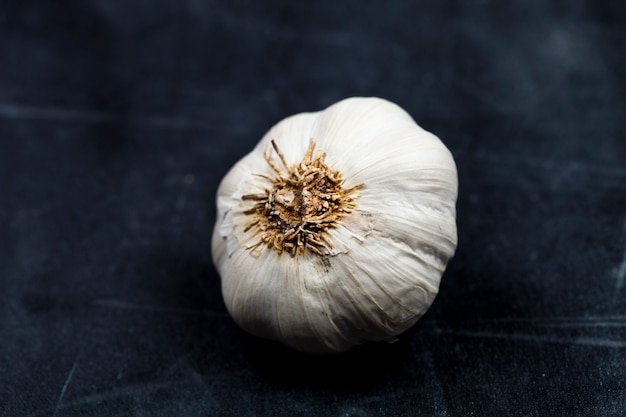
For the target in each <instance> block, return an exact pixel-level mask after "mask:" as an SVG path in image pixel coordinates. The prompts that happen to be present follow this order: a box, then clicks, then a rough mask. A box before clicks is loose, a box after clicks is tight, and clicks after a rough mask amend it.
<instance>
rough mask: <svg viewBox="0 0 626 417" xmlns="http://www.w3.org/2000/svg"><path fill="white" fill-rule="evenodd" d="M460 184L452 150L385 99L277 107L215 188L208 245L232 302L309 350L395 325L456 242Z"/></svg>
mask: <svg viewBox="0 0 626 417" xmlns="http://www.w3.org/2000/svg"><path fill="white" fill-rule="evenodd" d="M457 188H458V181H457V171H456V166H455V163H454V160H453V158H452V155H451V154H450V152H449V150H448V149H447V148H446V147H445V145H443V143H442V142H441V141H440V140H439V139H438V138H437V137H436V136H435V135H433V134H431V133H429V132H427V131H425V130H424V129H422V128H421V127H419V126H418V125H417V124H416V123H415V121H414V120H413V119H412V118H411V116H410V115H409V114H408V113H406V112H405V111H404V110H403V109H401V108H400V107H399V106H397V105H395V104H393V103H391V102H389V101H387V100H384V99H380V98H375V97H370V98H361V97H355V98H348V99H345V100H342V101H340V102H338V103H336V104H334V105H332V106H330V107H328V108H327V109H325V110H323V111H321V112H316V113H302V114H298V115H295V116H291V117H288V118H286V119H284V120H282V121H281V122H279V123H277V124H276V125H275V126H273V127H272V128H271V129H270V130H269V132H268V133H267V134H266V135H265V136H264V137H263V138H262V139H261V141H260V142H259V143H258V145H257V146H256V147H255V148H254V149H253V150H252V151H251V152H250V153H249V154H248V155H246V156H245V157H244V158H242V159H241V160H240V161H239V162H237V163H236V164H235V165H234V166H233V168H231V170H230V171H229V172H228V173H227V174H226V176H225V177H224V179H223V180H222V182H221V184H220V186H219V189H218V193H217V207H218V214H217V222H216V226H215V229H214V233H213V238H212V253H213V260H214V263H215V265H216V268H217V270H218V272H219V274H220V276H221V282H222V294H223V297H224V302H225V304H226V307H227V309H228V311H229V313H230V314H231V316H232V317H233V319H234V320H235V322H236V323H237V324H238V325H239V326H240V327H242V328H243V329H244V330H246V331H248V332H250V333H252V334H254V335H256V336H259V337H263V338H267V339H272V340H277V341H280V342H283V343H286V344H287V345H289V346H291V347H293V348H295V349H298V350H301V351H304V352H309V353H333V352H342V351H346V350H348V349H350V348H352V347H354V346H357V345H360V344H362V343H366V342H369V341H382V340H389V339H393V338H394V337H395V336H397V335H399V334H400V333H402V332H404V331H406V330H407V329H408V328H410V327H411V326H413V325H414V324H415V322H416V321H417V320H418V319H419V318H420V317H421V316H422V315H423V314H424V313H425V312H426V310H427V309H428V307H429V306H430V305H431V304H432V302H433V300H434V298H435V296H436V294H437V292H438V288H439V283H440V280H441V276H442V274H443V272H444V271H445V268H446V265H447V263H448V261H449V260H450V259H451V258H452V257H453V255H454V252H455V250H456V245H457V231H456V199H457Z"/></svg>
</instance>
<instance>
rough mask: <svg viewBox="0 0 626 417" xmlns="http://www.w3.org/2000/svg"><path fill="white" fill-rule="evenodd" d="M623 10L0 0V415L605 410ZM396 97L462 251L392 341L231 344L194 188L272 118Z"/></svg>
mask: <svg viewBox="0 0 626 417" xmlns="http://www.w3.org/2000/svg"><path fill="white" fill-rule="evenodd" d="M625 4H626V3H624V2H620V1H609V0H606V1H598V0H594V1H591V0H590V1H569V2H568V1H545V0H537V1H529V0H517V1H508V2H505V1H487V0H484V1H478V0H474V1H469V0H467V1H440V2H401V1H399V2H385V3H382V2H381V3H374V2H362V1H342V2H339V1H322V2H316V3H315V4H312V3H308V4H305V3H304V2H287V1H285V2H253V1H247V2H246V1H232V2H219V3H218V2H211V1H201V0H185V1H156V0H152V1H122V0H100V1H78V0H74V1H70V0H66V1H58V2H55V1H18V0H15V1H11V0H9V1H4V2H2V4H1V5H0V274H1V275H0V286H1V288H2V289H1V291H0V416H59V417H60V416H101V415H102V416H105V415H106V416H126V415H131V416H147V415H152V416H175V415H176V416H201V415H259V416H270V415H272V416H297V415H325V416H367V415H372V416H374V415H376V416H383V415H387V416H393V415H414V416H444V415H447V416H471V415H474V416H603V415H604V416H623V415H625V413H626V133H625V131H626V123H625V117H626V6H625ZM354 95H362V96H369V95H373V96H381V97H384V98H387V99H389V100H392V101H394V102H397V103H398V104H400V105H401V106H402V107H404V108H405V109H406V110H407V111H409V112H410V113H411V114H412V115H413V116H414V117H415V119H416V120H417V121H418V122H419V123H420V124H421V125H422V126H424V127H425V128H426V129H429V130H432V131H433V132H435V133H436V134H438V135H439V136H440V137H441V138H442V139H443V140H444V142H445V143H446V144H447V145H448V146H449V147H450V149H451V150H452V152H453V154H454V156H455V158H456V161H457V164H458V169H459V176H460V195H459V202H458V224H459V249H458V251H457V256H456V257H455V259H454V260H453V262H452V263H451V264H450V266H449V269H448V271H447V272H446V274H445V276H444V280H443V283H442V287H441V291H440V295H439V297H438V298H437V300H436V302H435V303H434V305H433V307H432V308H431V310H430V311H429V313H428V314H427V315H426V317H425V318H424V319H423V320H422V321H421V322H420V323H419V325H418V326H417V327H415V328H414V329H412V330H411V331H410V332H409V333H408V334H405V335H404V336H403V337H402V339H401V341H400V342H399V343H396V344H393V345H389V346H387V345H385V346H380V345H374V346H367V347H364V348H362V349H357V350H356V351H353V352H350V353H348V354H345V355H340V356H334V357H310V356H306V355H301V354H297V353H295V352H292V351H290V350H288V349H286V348H283V347H280V346H276V345H274V344H272V343H269V342H263V341H260V340H257V339H254V338H252V337H248V336H246V335H244V334H243V333H242V332H241V331H240V330H239V329H238V328H237V327H236V325H235V324H234V323H233V322H232V320H231V319H230V318H229V317H228V315H227V314H226V312H225V308H224V305H223V303H222V301H221V295H220V289H219V288H220V287H219V279H218V277H217V275H216V272H215V270H214V268H213V266H212V263H211V257H210V248H209V241H210V234H211V230H212V224H213V220H214V215H215V209H214V194H215V191H216V188H217V185H218V182H219V180H220V179H221V177H222V176H223V175H224V174H225V172H226V170H227V169H228V168H229V167H230V166H231V165H232V164H233V163H234V162H235V161H236V160H237V159H239V158H240V157H241V156H243V155H244V154H245V153H246V152H248V150H250V149H251V148H252V146H253V145H254V144H255V143H256V142H257V141H258V140H259V139H260V138H261V136H262V135H263V134H264V133H265V131H266V130H267V129H268V128H269V127H270V126H271V125H272V124H274V123H275V122H277V121H278V120H280V119H282V118H283V117H285V116H287V115H290V114H293V113H297V112H301V111H315V110H320V109H322V108H324V107H326V106H327V105H329V104H331V103H333V102H335V101H338V100H340V99H342V98H344V97H347V96H354Z"/></svg>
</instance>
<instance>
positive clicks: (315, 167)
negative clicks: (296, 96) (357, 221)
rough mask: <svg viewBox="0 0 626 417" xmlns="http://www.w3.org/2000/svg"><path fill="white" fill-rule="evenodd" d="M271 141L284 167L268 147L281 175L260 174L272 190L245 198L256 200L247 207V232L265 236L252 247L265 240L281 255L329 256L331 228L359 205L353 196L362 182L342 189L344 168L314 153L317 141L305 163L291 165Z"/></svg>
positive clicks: (270, 160) (271, 164) (266, 156)
mask: <svg viewBox="0 0 626 417" xmlns="http://www.w3.org/2000/svg"><path fill="white" fill-rule="evenodd" d="M271 144H272V147H273V149H274V151H275V152H276V154H277V155H278V157H279V159H280V162H281V163H282V165H283V168H284V170H283V168H281V167H280V166H279V165H278V164H277V163H276V162H275V161H274V160H272V158H271V156H270V155H269V152H268V149H267V148H269V147H267V148H266V150H265V153H264V157H265V160H266V161H267V163H268V164H269V165H270V167H272V169H273V170H274V172H275V173H276V175H275V176H274V177H267V176H265V175H262V174H257V175H258V176H259V177H261V178H264V179H266V180H267V181H269V182H270V188H266V189H265V190H264V192H263V193H259V194H246V195H244V196H242V197H241V199H242V200H248V201H252V202H254V206H253V207H252V208H250V209H248V210H246V211H244V214H246V215H248V216H250V217H251V219H250V223H249V225H248V226H246V228H245V229H244V232H247V231H248V230H250V229H252V228H255V229H256V232H257V233H258V234H259V235H260V240H259V241H258V242H257V243H256V244H254V245H252V246H250V247H249V249H254V248H256V247H257V246H259V245H261V244H264V243H265V244H267V246H268V247H269V248H272V249H274V250H276V251H277V252H278V253H279V254H280V253H282V252H284V251H285V252H288V253H289V254H291V256H295V255H296V254H302V253H304V251H305V250H306V249H308V250H310V251H312V252H314V253H316V254H317V255H324V254H325V253H328V252H329V251H330V250H331V249H332V243H331V241H330V237H329V235H328V229H330V228H333V227H335V225H336V223H337V222H338V221H339V220H341V218H342V217H343V216H345V215H346V214H348V213H350V212H351V211H352V210H353V209H354V205H355V201H354V198H353V195H354V193H355V191H356V190H357V189H358V188H360V187H362V186H363V183H360V184H357V185H355V186H352V187H350V188H343V187H342V185H343V179H342V176H341V172H339V171H337V170H334V169H331V168H330V167H329V166H328V165H327V164H326V162H325V161H324V159H325V157H326V154H324V153H322V152H321V151H317V153H316V154H315V156H313V150H314V148H315V142H314V141H313V139H311V140H310V142H309V147H308V148H307V151H306V153H305V155H304V157H303V158H302V161H301V162H300V163H299V164H292V165H289V164H287V161H286V160H285V156H284V155H283V154H282V152H281V151H280V149H279V148H278V145H276V142H275V141H274V140H272V141H271Z"/></svg>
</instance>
